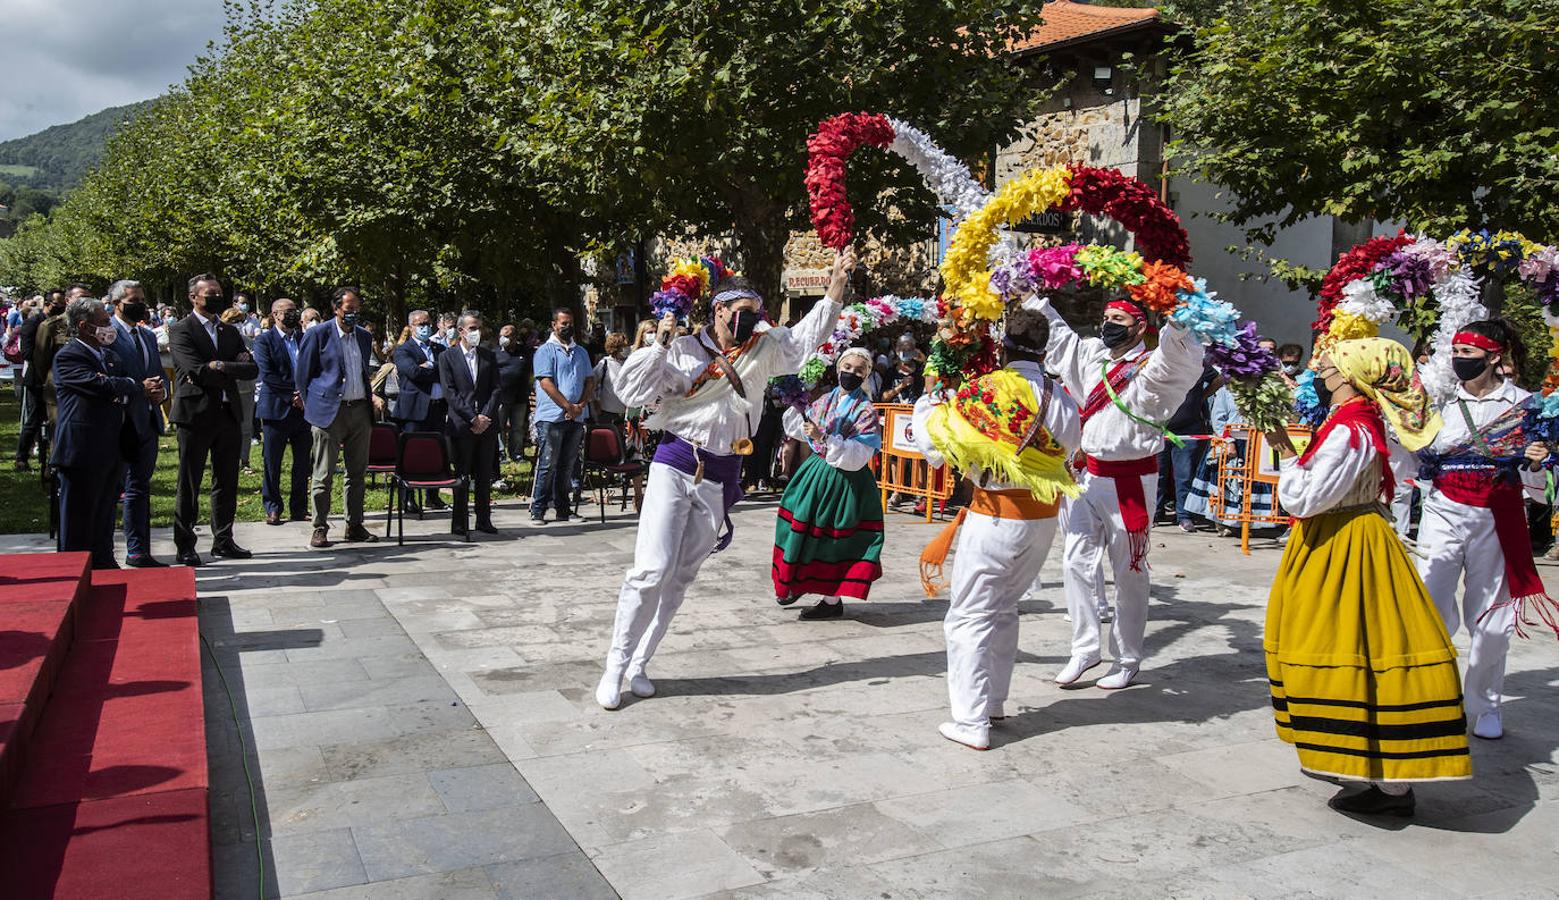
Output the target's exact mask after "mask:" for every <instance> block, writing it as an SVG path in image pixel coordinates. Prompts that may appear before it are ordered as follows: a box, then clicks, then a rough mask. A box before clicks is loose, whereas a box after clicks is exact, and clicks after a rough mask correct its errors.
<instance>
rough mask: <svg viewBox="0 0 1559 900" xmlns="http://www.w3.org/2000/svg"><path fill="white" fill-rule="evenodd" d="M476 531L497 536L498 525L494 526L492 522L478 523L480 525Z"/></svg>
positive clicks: (477, 525)
mask: <svg viewBox="0 0 1559 900" xmlns="http://www.w3.org/2000/svg"><path fill="white" fill-rule="evenodd" d="M476 530H477V531H480V532H481V533H483V534H497V533H498V527H497V526H496V525H494V524H493V523H491V522H478V523H476Z"/></svg>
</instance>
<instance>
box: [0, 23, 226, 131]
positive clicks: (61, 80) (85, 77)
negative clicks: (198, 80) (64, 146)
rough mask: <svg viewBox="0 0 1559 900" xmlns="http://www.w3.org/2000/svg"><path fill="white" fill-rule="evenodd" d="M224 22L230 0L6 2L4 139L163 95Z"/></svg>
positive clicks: (0, 38) (0, 125)
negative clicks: (225, 6)
mask: <svg viewBox="0 0 1559 900" xmlns="http://www.w3.org/2000/svg"><path fill="white" fill-rule="evenodd" d="M225 18H226V13H225V12H224V11H223V8H222V0H0V141H3V140H9V139H10V138H15V137H21V136H22V135H26V134H32V133H33V132H35V131H39V130H42V129H44V128H47V127H48V126H50V125H60V124H63V123H66V122H74V121H75V120H77V119H79V118H81V117H82V116H85V115H88V114H90V113H95V112H97V111H98V110H100V109H103V108H105V107H109V106H119V105H121V104H124V103H133V102H135V101H137V100H146V99H148V98H151V97H155V96H157V95H159V94H161V93H163V92H164V91H166V90H167V89H168V86H169V85H171V84H176V83H178V82H181V81H183V80H184V76H185V74H186V72H187V67H188V66H189V64H190V63H192V62H194V61H195V58H196V57H197V56H200V55H202V54H204V53H205V51H206V45H207V43H208V42H210V41H214V40H217V39H218V38H220V37H221V36H222V25H223V22H224V21H225Z"/></svg>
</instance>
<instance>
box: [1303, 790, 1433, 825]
mask: <svg viewBox="0 0 1559 900" xmlns="http://www.w3.org/2000/svg"><path fill="white" fill-rule="evenodd" d="M1326 805H1327V806H1330V807H1331V808H1332V809H1335V810H1337V811H1338V812H1345V813H1357V814H1358V815H1361V816H1398V817H1400V818H1403V819H1406V818H1408V817H1410V816H1412V815H1413V808H1414V807H1415V806H1417V805H1418V801H1417V800H1416V799H1414V797H1413V789H1412V788H1408V790H1407V793H1405V794H1388V793H1386V792H1385V791H1383V790H1381V789H1380V788H1378V787H1376V786H1375V785H1373V784H1372V785H1370V786H1369V787H1368V788H1366V789H1365V790H1362V791H1352V790H1349V789H1348V788H1344V789H1343V791H1342V793H1340V794H1338V795H1337V796H1335V797H1333V798H1332V799H1330V800H1328V801H1326Z"/></svg>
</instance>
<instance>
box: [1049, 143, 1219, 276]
mask: <svg viewBox="0 0 1559 900" xmlns="http://www.w3.org/2000/svg"><path fill="white" fill-rule="evenodd" d="M1061 208H1062V209H1063V210H1065V211H1066V212H1072V211H1073V210H1082V211H1083V212H1085V213H1088V214H1089V215H1091V216H1106V217H1108V218H1111V219H1114V220H1115V221H1117V222H1119V223H1120V224H1121V225H1123V226H1124V227H1125V228H1126V230H1127V231H1130V232H1131V233H1132V236H1133V237H1135V238H1136V244H1137V249H1138V250H1140V251H1141V253H1142V256H1143V257H1144V258H1146V259H1149V260H1153V261H1155V262H1164V263H1169V264H1170V265H1172V266H1175V267H1176V268H1179V269H1184V268H1185V267H1186V266H1187V265H1188V264H1190V262H1191V241H1190V238H1189V237H1188V236H1187V235H1186V230H1185V227H1184V226H1182V225H1181V224H1180V217H1179V216H1177V215H1175V212H1174V210H1172V209H1170V208H1169V207H1168V206H1165V205H1164V202H1163V201H1162V200H1160V199H1159V196H1158V192H1157V191H1156V190H1154V189H1153V188H1152V187H1150V186H1149V185H1147V184H1146V183H1145V182H1143V181H1141V180H1139V179H1136V178H1133V177H1131V176H1130V175H1127V174H1125V173H1123V172H1121V171H1120V170H1118V169H1103V168H1095V167H1093V166H1085V165H1074V166H1072V167H1071V179H1070V190H1069V192H1068V194H1067V197H1066V199H1065V200H1064V201H1063V203H1062V205H1061Z"/></svg>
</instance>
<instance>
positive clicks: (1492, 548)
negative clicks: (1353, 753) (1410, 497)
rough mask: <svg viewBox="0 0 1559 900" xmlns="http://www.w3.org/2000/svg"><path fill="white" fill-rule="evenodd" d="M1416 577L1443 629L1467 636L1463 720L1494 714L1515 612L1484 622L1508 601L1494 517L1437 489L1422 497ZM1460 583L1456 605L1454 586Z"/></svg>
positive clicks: (1498, 614)
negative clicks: (1469, 639) (1464, 632)
mask: <svg viewBox="0 0 1559 900" xmlns="http://www.w3.org/2000/svg"><path fill="white" fill-rule="evenodd" d="M1418 552H1419V553H1420V554H1422V555H1421V556H1420V557H1419V558H1418V574H1419V576H1420V577H1422V578H1423V579H1424V586H1425V587H1427V588H1429V596H1431V597H1433V598H1434V603H1435V607H1436V608H1438V609H1439V610H1440V618H1442V619H1444V620H1445V630H1446V631H1449V632H1450V633H1451V635H1452V636H1453V637H1454V636H1455V635H1456V632H1457V630H1458V629H1459V628H1460V627H1461V626H1462V624H1463V623H1464V622H1465V623H1466V625H1467V633H1468V634H1470V635H1471V636H1472V649H1471V651H1470V652H1469V653H1468V654H1467V660H1466V664H1465V666H1464V671H1465V673H1466V674H1465V686H1464V687H1463V689H1462V693H1463V694H1464V695H1465V697H1466V706H1467V718H1468V719H1470V720H1471V721H1473V722H1476V721H1477V720H1478V716H1481V715H1483V714H1484V713H1492V712H1498V711H1499V702H1500V691H1501V689H1502V688H1503V686H1504V684H1505V653H1506V651H1508V650H1509V649H1510V635H1511V632H1513V631H1514V630H1515V627H1516V612H1515V609H1514V608H1513V607H1510V606H1506V607H1504V608H1502V609H1500V610H1498V611H1496V612H1494V613H1490V614H1489V615H1488V616H1487V617H1486V618H1485V617H1484V613H1486V612H1488V610H1489V608H1490V607H1492V606H1494V605H1496V604H1499V603H1504V602H1505V601H1507V600H1509V599H1510V586H1509V585H1508V584H1506V583H1505V554H1504V552H1503V551H1502V550H1500V548H1499V538H1497V537H1496V536H1495V534H1494V513H1493V511H1492V510H1487V509H1479V508H1478V507H1475V506H1467V505H1465V504H1462V503H1457V502H1455V501H1453V500H1448V499H1446V497H1445V495H1443V494H1441V493H1440V492H1439V491H1429V492H1427V494H1426V495H1425V497H1424V502H1423V517H1422V519H1421V520H1420V521H1419V523H1418ZM1458 580H1460V581H1461V582H1462V597H1461V605H1460V606H1458V605H1457V602H1456V582H1457V581H1458Z"/></svg>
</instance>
